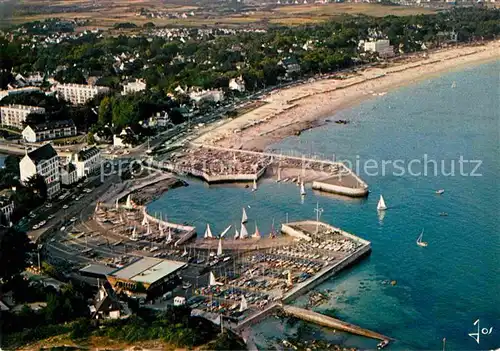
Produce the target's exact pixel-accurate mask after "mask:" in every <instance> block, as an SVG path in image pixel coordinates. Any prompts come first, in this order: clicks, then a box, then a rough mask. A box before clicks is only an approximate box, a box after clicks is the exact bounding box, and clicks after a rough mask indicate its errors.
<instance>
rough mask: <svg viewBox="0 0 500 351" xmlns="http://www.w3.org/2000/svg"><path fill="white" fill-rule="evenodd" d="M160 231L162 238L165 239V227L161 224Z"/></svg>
mask: <svg viewBox="0 0 500 351" xmlns="http://www.w3.org/2000/svg"><path fill="white" fill-rule="evenodd" d="M158 229H159V231H160V236H161V237H162V238H163V237H164V236H165V233H164V232H163V226H162V225H161V224H159V225H158Z"/></svg>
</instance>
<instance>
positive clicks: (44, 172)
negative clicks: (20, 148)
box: [19, 144, 61, 198]
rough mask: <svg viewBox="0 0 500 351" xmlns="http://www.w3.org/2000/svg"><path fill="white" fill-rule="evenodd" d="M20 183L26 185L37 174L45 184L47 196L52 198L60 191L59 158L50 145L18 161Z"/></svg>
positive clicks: (27, 154)
mask: <svg viewBox="0 0 500 351" xmlns="http://www.w3.org/2000/svg"><path fill="white" fill-rule="evenodd" d="M19 170H20V173H21V182H22V183H26V181H28V179H30V178H31V177H32V176H34V175H35V174H39V175H40V176H42V177H43V178H44V180H45V183H46V184H47V196H48V197H49V198H52V197H53V196H54V195H55V194H57V193H58V192H59V190H61V184H60V174H59V156H58V155H57V152H56V150H54V148H53V147H52V145H51V144H45V145H44V146H41V147H39V148H37V149H35V150H33V151H31V152H28V153H26V155H25V156H24V157H23V158H22V159H21V161H19Z"/></svg>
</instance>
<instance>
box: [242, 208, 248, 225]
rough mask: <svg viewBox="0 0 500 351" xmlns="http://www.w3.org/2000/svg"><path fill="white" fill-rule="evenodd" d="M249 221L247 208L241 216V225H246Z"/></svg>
mask: <svg viewBox="0 0 500 351" xmlns="http://www.w3.org/2000/svg"><path fill="white" fill-rule="evenodd" d="M247 221H248V216H247V211H245V207H243V214H242V215H241V223H246V222H247Z"/></svg>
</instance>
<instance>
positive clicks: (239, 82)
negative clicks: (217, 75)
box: [229, 76, 245, 93]
mask: <svg viewBox="0 0 500 351" xmlns="http://www.w3.org/2000/svg"><path fill="white" fill-rule="evenodd" d="M229 89H231V90H237V91H239V92H240V93H242V92H244V91H245V81H244V80H243V77H242V76H239V77H238V78H233V79H231V80H230V81H229Z"/></svg>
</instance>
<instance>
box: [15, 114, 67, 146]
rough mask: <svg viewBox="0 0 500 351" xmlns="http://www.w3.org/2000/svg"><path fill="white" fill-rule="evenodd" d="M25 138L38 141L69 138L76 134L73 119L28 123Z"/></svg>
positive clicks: (24, 132) (33, 141)
mask: <svg viewBox="0 0 500 351" xmlns="http://www.w3.org/2000/svg"><path fill="white" fill-rule="evenodd" d="M22 135H23V138H24V140H26V141H27V142H29V143H37V142H40V141H44V140H50V139H58V138H67V137H72V136H75V135H76V126H75V123H74V122H73V120H71V119H69V120H65V121H52V122H47V123H42V124H34V125H28V126H26V128H24V130H23V132H22Z"/></svg>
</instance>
